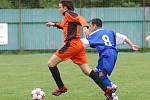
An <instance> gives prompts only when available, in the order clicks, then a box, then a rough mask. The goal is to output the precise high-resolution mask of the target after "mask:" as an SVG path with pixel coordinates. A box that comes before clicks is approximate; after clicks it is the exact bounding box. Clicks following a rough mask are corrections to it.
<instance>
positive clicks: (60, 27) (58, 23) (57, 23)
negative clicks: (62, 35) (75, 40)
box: [55, 22, 64, 29]
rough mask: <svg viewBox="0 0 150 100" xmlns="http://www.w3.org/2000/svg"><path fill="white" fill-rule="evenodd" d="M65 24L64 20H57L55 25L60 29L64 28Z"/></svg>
mask: <svg viewBox="0 0 150 100" xmlns="http://www.w3.org/2000/svg"><path fill="white" fill-rule="evenodd" d="M63 26H64V22H56V23H55V27H57V28H59V29H63Z"/></svg>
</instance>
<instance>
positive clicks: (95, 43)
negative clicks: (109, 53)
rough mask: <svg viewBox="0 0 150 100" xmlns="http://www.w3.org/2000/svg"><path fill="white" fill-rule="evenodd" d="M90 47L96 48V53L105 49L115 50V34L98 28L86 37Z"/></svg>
mask: <svg viewBox="0 0 150 100" xmlns="http://www.w3.org/2000/svg"><path fill="white" fill-rule="evenodd" d="M87 40H88V41H89V44H90V47H92V48H96V49H97V50H98V52H103V51H104V50H105V49H107V48H112V49H116V32H113V31H110V30H107V29H103V28H98V29H97V30H96V31H94V32H92V33H91V34H90V35H89V36H88V37H87Z"/></svg>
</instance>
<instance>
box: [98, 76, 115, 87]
mask: <svg viewBox="0 0 150 100" xmlns="http://www.w3.org/2000/svg"><path fill="white" fill-rule="evenodd" d="M100 78H101V80H102V81H103V83H104V84H105V85H106V86H109V87H111V86H112V85H111V81H110V80H109V78H108V77H107V76H106V75H104V76H101V77H100Z"/></svg>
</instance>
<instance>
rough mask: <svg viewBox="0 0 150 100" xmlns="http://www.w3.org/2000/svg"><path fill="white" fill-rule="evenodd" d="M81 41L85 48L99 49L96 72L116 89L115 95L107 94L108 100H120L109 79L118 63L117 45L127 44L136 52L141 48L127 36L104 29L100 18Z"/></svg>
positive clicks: (91, 24) (93, 20) (92, 23)
mask: <svg viewBox="0 0 150 100" xmlns="http://www.w3.org/2000/svg"><path fill="white" fill-rule="evenodd" d="M81 40H82V42H83V44H84V46H85V47H88V46H90V47H92V48H96V49H97V51H98V53H99V60H98V64H97V66H96V70H95V71H96V73H97V74H98V75H99V77H100V79H101V80H103V83H104V84H105V85H106V86H109V87H112V88H113V89H114V93H112V94H111V95H106V94H105V96H106V100H118V97H117V96H116V94H115V91H116V85H114V84H112V82H111V80H110V79H109V77H108V76H110V75H111V73H112V71H113V69H114V66H115V63H116V59H117V55H118V50H117V49H116V45H118V44H123V43H124V42H126V43H127V44H128V45H129V46H131V48H132V49H133V50H135V51H138V50H139V46H138V45H135V44H133V42H132V41H131V40H130V39H128V38H127V37H126V36H125V35H123V34H120V33H117V32H114V31H111V30H108V29H105V28H103V27H102V21H101V19H99V18H95V19H92V20H91V22H90V28H89V35H88V36H87V37H86V38H82V39H81ZM110 97H111V98H110Z"/></svg>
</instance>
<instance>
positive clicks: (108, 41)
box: [102, 35, 112, 46]
mask: <svg viewBox="0 0 150 100" xmlns="http://www.w3.org/2000/svg"><path fill="white" fill-rule="evenodd" d="M102 39H103V40H104V43H105V45H107V46H112V44H111V42H110V40H109V36H108V35H103V36H102Z"/></svg>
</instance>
